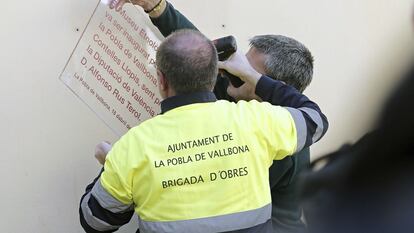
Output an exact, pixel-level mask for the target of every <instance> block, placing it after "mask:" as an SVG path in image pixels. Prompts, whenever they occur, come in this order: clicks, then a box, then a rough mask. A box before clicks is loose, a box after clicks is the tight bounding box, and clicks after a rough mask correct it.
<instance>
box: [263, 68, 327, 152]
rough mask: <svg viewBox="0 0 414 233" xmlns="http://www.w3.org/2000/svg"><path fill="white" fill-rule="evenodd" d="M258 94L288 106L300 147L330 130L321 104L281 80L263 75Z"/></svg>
mask: <svg viewBox="0 0 414 233" xmlns="http://www.w3.org/2000/svg"><path fill="white" fill-rule="evenodd" d="M256 94H257V95H258V96H259V97H260V98H261V99H262V100H263V101H266V102H269V103H271V104H273V105H280V106H283V107H286V108H287V109H288V111H289V112H290V113H291V115H292V117H293V119H294V121H295V125H296V130H297V134H298V148H297V151H300V150H301V149H303V148H304V147H308V146H310V145H311V144H313V143H315V142H317V141H318V140H319V139H321V138H322V137H323V135H325V133H326V131H327V130H328V126H329V124H328V120H327V118H326V116H325V115H324V114H323V113H322V112H321V110H320V108H319V106H318V105H317V104H316V103H315V102H313V101H311V100H310V99H309V98H308V97H306V96H305V95H303V94H302V93H300V92H299V91H297V90H296V89H295V88H293V87H291V86H288V85H286V84H284V83H282V82H280V81H277V80H273V79H271V78H269V77H267V76H264V75H263V76H262V77H261V78H260V80H259V82H258V83H257V86H256Z"/></svg>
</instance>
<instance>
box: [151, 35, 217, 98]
mask: <svg viewBox="0 0 414 233" xmlns="http://www.w3.org/2000/svg"><path fill="white" fill-rule="evenodd" d="M156 59H157V68H158V70H159V71H160V72H161V73H163V75H164V76H165V78H166V79H167V81H168V83H169V84H170V85H171V87H172V89H174V91H175V92H176V94H187V93H192V92H199V91H211V90H212V89H213V87H214V84H215V83H216V79H217V73H218V67H217V61H218V58H217V51H216V49H215V47H214V45H213V43H212V42H211V41H210V40H209V39H208V38H207V37H205V36H204V35H203V34H201V33H200V32H198V31H195V30H188V29H187V30H178V31H176V32H174V33H173V34H171V35H170V36H168V37H167V38H166V39H165V40H164V41H163V42H162V43H161V45H160V47H159V48H158V51H157V55H156Z"/></svg>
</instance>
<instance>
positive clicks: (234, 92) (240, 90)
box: [227, 82, 262, 102]
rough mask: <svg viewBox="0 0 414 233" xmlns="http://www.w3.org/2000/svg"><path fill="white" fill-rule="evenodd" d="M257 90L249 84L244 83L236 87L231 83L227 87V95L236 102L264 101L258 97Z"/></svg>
mask: <svg viewBox="0 0 414 233" xmlns="http://www.w3.org/2000/svg"><path fill="white" fill-rule="evenodd" d="M255 91H256V89H255V88H254V87H253V86H252V85H251V84H249V83H244V84H243V85H241V86H240V87H234V86H233V85H232V84H231V82H229V86H228V87H227V94H229V96H231V97H232V98H233V99H235V100H236V101H239V100H246V101H250V100H254V99H255V100H257V101H260V102H261V101H262V99H261V98H260V97H259V96H257V95H256V93H255Z"/></svg>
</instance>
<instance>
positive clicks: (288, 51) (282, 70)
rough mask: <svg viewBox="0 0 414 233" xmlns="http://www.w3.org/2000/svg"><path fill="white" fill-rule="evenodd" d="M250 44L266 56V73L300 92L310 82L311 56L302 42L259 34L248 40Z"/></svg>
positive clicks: (311, 72)
mask: <svg viewBox="0 0 414 233" xmlns="http://www.w3.org/2000/svg"><path fill="white" fill-rule="evenodd" d="M250 46H251V47H253V48H255V49H256V50H258V51H259V52H261V53H263V54H265V55H266V56H267V57H266V60H265V64H264V66H265V72H266V75H268V76H270V77H272V78H274V79H276V80H280V81H283V82H285V83H286V84H288V85H290V86H293V87H295V88H296V89H297V90H298V91H300V92H303V91H304V90H305V88H306V87H307V86H308V85H309V84H310V83H311V81H312V76H313V57H312V54H311V53H310V51H309V50H308V49H307V48H306V47H305V46H304V45H303V44H302V43H300V42H298V41H297V40H295V39H292V38H289V37H286V36H280V35H259V36H255V37H253V38H252V39H251V40H250Z"/></svg>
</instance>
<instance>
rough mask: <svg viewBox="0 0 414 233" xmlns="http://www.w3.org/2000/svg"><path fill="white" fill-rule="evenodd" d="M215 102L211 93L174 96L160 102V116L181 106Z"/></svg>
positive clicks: (214, 97) (215, 99)
mask: <svg viewBox="0 0 414 233" xmlns="http://www.w3.org/2000/svg"><path fill="white" fill-rule="evenodd" d="M215 101H217V98H216V96H215V95H214V93H213V92H210V91H202V92H194V93H190V94H183V95H176V96H172V97H169V98H167V99H165V100H163V101H162V102H161V114H163V113H165V112H167V111H169V110H171V109H174V108H178V107H181V106H185V105H189V104H196V103H209V102H215Z"/></svg>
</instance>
